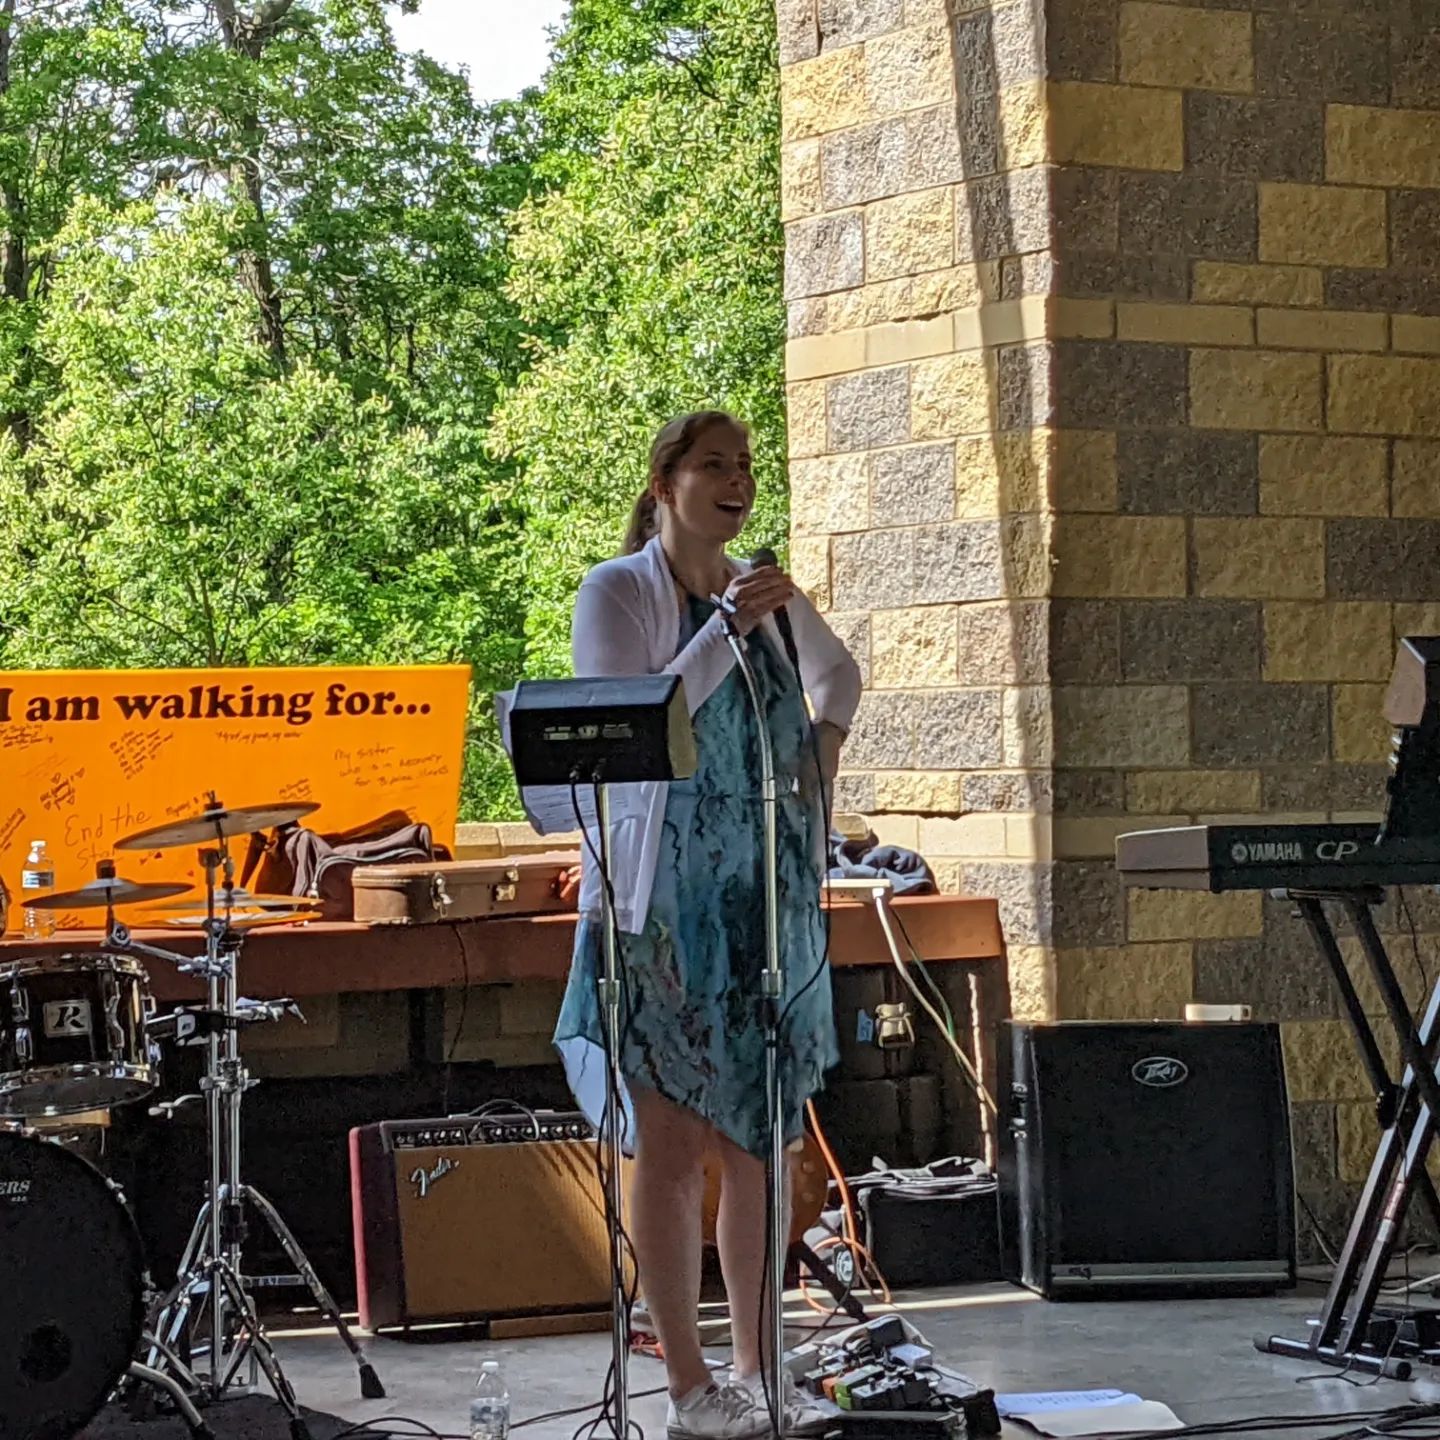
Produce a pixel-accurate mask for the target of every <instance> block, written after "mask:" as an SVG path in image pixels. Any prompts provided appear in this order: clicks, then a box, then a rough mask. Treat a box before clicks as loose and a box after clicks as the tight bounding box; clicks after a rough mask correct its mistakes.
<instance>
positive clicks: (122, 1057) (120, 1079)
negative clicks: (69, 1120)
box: [0, 954, 160, 1115]
mask: <svg viewBox="0 0 1440 1440" xmlns="http://www.w3.org/2000/svg"><path fill="white" fill-rule="evenodd" d="M153 1008H154V1005H153V1001H152V1000H151V998H150V990H149V985H148V983H147V977H146V974H145V970H144V967H143V966H141V965H140V964H139V963H138V962H136V961H135V960H132V959H129V958H121V957H118V956H114V955H100V954H79V955H60V956H56V957H55V958H53V959H46V960H36V959H31V960H14V961H11V962H10V963H8V964H4V965H0V1115H73V1114H75V1113H77V1112H79V1111H82V1110H103V1109H106V1108H107V1107H109V1106H111V1105H123V1104H125V1103H126V1102H127V1101H130V1100H138V1099H140V1097H141V1096H143V1095H146V1094H148V1093H149V1092H150V1091H151V1090H153V1089H154V1088H155V1086H156V1085H157V1084H158V1083H159V1079H160V1076H159V1072H158V1069H157V1066H156V1063H155V1055H154V1052H153V1051H152V1048H151V1047H150V1045H149V1043H148V1041H147V1039H146V1036H145V1022H146V1019H147V1017H148V1015H149V1014H150V1011H151V1010H152V1009H153Z"/></svg>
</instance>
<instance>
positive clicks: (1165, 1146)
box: [998, 1021, 1295, 1299]
mask: <svg viewBox="0 0 1440 1440" xmlns="http://www.w3.org/2000/svg"><path fill="white" fill-rule="evenodd" d="M1001 1031H1002V1033H1001V1037H1000V1045H999V1047H998V1049H999V1059H1000V1075H999V1081H1000V1089H999V1098H1000V1103H1001V1117H1000V1126H999V1132H1000V1165H999V1180H1000V1223H1001V1248H1002V1256H1003V1263H1004V1267H1005V1276H1006V1278H1007V1279H1009V1280H1013V1281H1016V1282H1018V1283H1019V1284H1022V1285H1025V1286H1028V1287H1029V1288H1030V1289H1032V1290H1036V1291H1038V1292H1039V1293H1040V1294H1042V1295H1045V1296H1047V1297H1049V1298H1051V1299H1059V1298H1067V1297H1073V1296H1079V1295H1088V1294H1102V1293H1123V1292H1130V1291H1143V1292H1146V1293H1148V1294H1152V1295H1154V1294H1163V1293H1168V1294H1187V1293H1195V1292H1197V1291H1201V1292H1205V1293H1210V1294H1226V1293H1229V1294H1233V1293H1247V1294H1248V1293H1257V1292H1263V1291H1272V1290H1275V1289H1277V1288H1279V1287H1281V1286H1286V1285H1291V1284H1293V1283H1294V1279H1295V1222H1294V1192H1293V1164H1292V1158H1291V1152H1290V1122H1289V1114H1290V1112H1289V1105H1288V1101H1287V1097H1286V1091H1285V1072H1284V1063H1283V1059H1282V1056H1281V1050H1280V1032H1279V1028H1278V1027H1277V1026H1275V1025H1262V1024H1231V1023H1222V1024H1215V1023H1206V1024H1181V1023H1178V1022H1176V1023H1168V1022H1164V1023H1149V1024H1140V1023H1128V1022H1125V1023H1108V1022H1088V1021H1087V1022H1065V1023H1059V1024H1022V1023H1018V1022H1006V1023H1005V1024H1004V1025H1002V1027H1001Z"/></svg>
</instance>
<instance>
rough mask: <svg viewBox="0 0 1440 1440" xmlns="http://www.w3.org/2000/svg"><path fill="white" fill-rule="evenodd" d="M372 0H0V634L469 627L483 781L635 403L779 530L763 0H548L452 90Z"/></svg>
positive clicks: (434, 632) (2, 648) (241, 658)
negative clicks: (560, 19)
mask: <svg viewBox="0 0 1440 1440" xmlns="http://www.w3.org/2000/svg"><path fill="white" fill-rule="evenodd" d="M395 3H397V0H207V3H204V4H195V3H193V0H0V572H3V573H4V574H6V576H7V585H6V587H5V589H4V591H3V592H0V664H4V665H8V666H26V667H45V666H57V665H66V666H85V665H94V666H107V667H108V666H156V665H195V664H203V665H211V664H298V663H321V662H331V661H334V662H347V663H353V662H374V663H407V662H413V663H420V662H437V661H446V660H462V661H468V662H470V663H471V664H472V665H473V666H474V667H475V682H476V683H475V695H476V704H475V716H474V719H475V723H474V726H473V727H472V732H473V733H472V740H471V746H470V752H469V755H468V760H467V770H466V780H465V787H466V788H465V796H464V799H463V802H462V806H463V813H466V814H469V815H471V816H475V815H479V814H487V813H488V814H500V813H505V812H509V811H513V806H514V796H513V788H512V786H511V784H510V781H509V777H508V769H507V766H506V764H505V761H504V757H503V755H502V754H501V752H500V750H499V747H498V744H497V740H496V736H495V734H494V728H493V724H492V722H491V720H490V718H489V713H488V712H489V706H488V695H489V692H490V691H491V690H493V689H494V688H497V687H499V686H501V685H507V684H509V683H512V682H513V680H514V679H515V678H517V676H518V675H519V674H520V673H521V672H522V670H527V671H528V672H529V673H532V674H540V673H553V672H554V671H555V670H556V669H557V668H563V667H564V666H565V665H566V664H567V663H568V660H567V652H568V644H567V640H568V609H569V596H570V594H571V593H573V589H574V585H575V583H576V581H577V580H578V578H579V575H580V573H581V572H582V571H583V569H584V568H585V567H586V566H587V565H589V564H590V563H593V562H594V561H595V560H597V559H599V558H601V557H602V556H604V555H606V554H609V553H612V552H613V550H614V548H615V543H616V539H617V537H618V533H619V529H620V526H621V524H622V521H623V513H624V511H625V510H626V509H627V508H628V506H629V504H630V502H631V501H632V500H633V498H634V496H635V494H636V493H637V492H638V491H639V489H640V487H641V486H642V484H643V482H644V459H645V452H646V449H647V446H648V442H649V438H650V435H651V433H652V432H653V429H654V428H655V426H656V425H658V424H659V423H661V422H662V421H663V420H665V419H667V418H669V416H670V415H671V414H673V413H676V412H678V411H681V410H686V409H691V408H697V407H700V406H710V405H717V404H718V405H724V406H728V407H730V408H732V409H734V410H736V411H737V412H738V413H740V414H742V415H743V416H745V417H746V418H747V419H748V420H750V421H751V423H752V425H753V427H754V430H755V442H756V453H757V459H758V469H759V471H760V474H761V477H762V482H763V483H764V485H765V489H766V499H765V502H764V504H763V505H762V506H761V507H760V509H759V511H758V512H757V517H756V522H755V527H756V531H757V539H764V540H765V541H767V542H770V543H775V542H777V541H779V540H781V539H782V538H783V536H782V534H781V524H780V520H781V515H782V513H783V494H782V490H783V477H782V469H781V457H782V455H783V448H784V447H783V421H782V406H781V377H780V358H781V349H782V335H783V313H782V305H781V299H780V267H781V234H780V223H779V215H778V173H777V172H778V101H777V93H776V92H777V77H776V66H775V56H774V53H773V52H774V20H773V15H772V13H771V8H770V0H574V4H573V6H572V13H571V15H570V17H569V19H568V21H567V23H566V25H565V26H564V27H563V30H562V32H561V33H560V34H559V35H558V36H557V37H556V43H555V52H554V61H553V64H552V67H551V71H550V73H549V75H548V76H547V79H546V83H545V85H544V86H543V87H542V88H541V89H540V90H538V91H536V92H530V93H528V94H527V95H525V96H523V97H521V98H520V99H519V100H517V101H514V102H506V103H504V104H500V105H492V106H482V105H479V104H477V103H476V102H475V101H474V100H473V98H472V97H471V95H470V92H469V89H468V86H467V85H466V83H465V80H464V78H463V77H462V76H460V75H458V74H456V73H453V72H452V71H450V70H448V69H446V68H445V67H444V66H443V65H442V64H439V63H436V62H435V61H433V60H430V59H426V58H424V57H418V56H407V55H404V54H402V53H400V52H399V51H398V50H397V48H396V46H395V43H394V39H393V36H392V34H391V32H390V29H389V25H388V21H387V15H388V14H389V13H390V11H391V10H392V9H393V7H394V5H395ZM398 3H400V4H402V5H406V6H409V5H411V4H413V3H414V0H398Z"/></svg>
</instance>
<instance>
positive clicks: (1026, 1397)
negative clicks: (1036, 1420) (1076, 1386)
mask: <svg viewBox="0 0 1440 1440" xmlns="http://www.w3.org/2000/svg"><path fill="white" fill-rule="evenodd" d="M1139 1398H1140V1397H1139V1396H1138V1395H1131V1394H1130V1393H1129V1392H1128V1391H1125V1390H1034V1391H1030V1392H1027V1393H1024V1394H1017V1395H997V1396H996V1397H995V1408H996V1409H997V1410H998V1411H999V1412H1000V1413H1001V1414H1002V1415H1007V1416H1008V1415H1036V1414H1038V1413H1039V1412H1040V1411H1042V1410H1084V1409H1087V1408H1089V1407H1090V1406H1092V1405H1129V1404H1133V1403H1134V1402H1135V1401H1137V1400H1139Z"/></svg>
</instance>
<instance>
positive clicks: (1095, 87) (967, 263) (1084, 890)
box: [778, 0, 1440, 1210]
mask: <svg viewBox="0 0 1440 1440" xmlns="http://www.w3.org/2000/svg"><path fill="white" fill-rule="evenodd" d="M778 14H779V17H780V25H781V48H782V60H783V62H784V65H785V69H784V71H783V100H784V150H783V160H784V167H783V168H784V205H785V215H786V219H787V228H788V245H787V274H786V284H787V294H788V296H789V299H790V332H791V338H790V342H789V350H788V376H789V399H790V418H791V459H792V480H793V486H794V493H793V517H794V518H793V534H794V540H793V546H794V549H793V556H794V563H795V569H796V572H797V575H798V576H799V577H800V579H801V581H802V583H803V584H805V585H806V586H807V588H808V589H809V590H810V591H811V593H812V594H813V595H814V596H815V597H816V599H817V600H818V601H819V603H821V604H822V605H823V606H824V607H826V608H827V609H828V610H829V611H830V614H831V618H832V620H833V621H834V623H835V625H836V627H837V629H839V630H841V632H842V633H843V634H844V635H845V636H846V637H847V638H848V639H849V640H850V641H851V642H852V645H853V647H854V648H855V650H856V653H857V654H858V655H859V656H860V658H861V661H862V664H863V665H864V666H865V669H866V676H867V687H868V688H867V695H866V699H865V703H864V706H863V708H862V712H861V715H860V717H859V720H858V722H857V725H856V729H855V733H854V735H853V737H852V743H851V745H850V747H849V748H848V750H847V754H846V760H845V763H846V766H847V773H846V775H845V777H844V780H843V785H842V797H841V798H842V801H843V803H845V804H847V805H849V806H853V807H854V808H858V809H864V810H866V811H867V812H869V813H871V814H874V815H875V816H876V817H877V820H876V825H877V829H879V830H880V831H881V832H882V834H884V835H885V836H886V838H890V839H894V840H897V841H899V842H900V843H905V844H911V845H915V846H917V847H918V848H920V849H921V850H922V851H923V852H924V853H925V854H926V855H927V856H928V857H929V858H930V859H931V860H932V863H934V864H935V866H936V869H937V872H938V873H939V875H940V878H941V882H942V884H943V885H944V886H946V887H947V888H960V889H964V890H969V891H986V892H989V893H995V894H998V896H999V897H1000V899H1001V902H1002V907H1003V913H1004V917H1005V923H1006V929H1007V935H1008V938H1009V942H1010V946H1011V963H1012V987H1013V989H1014V993H1015V996H1016V1003H1017V1009H1020V1010H1023V1011H1028V1012H1029V1013H1034V1014H1041V1015H1055V1016H1063V1017H1097V1018H1099V1017H1111V1018H1120V1017H1125V1016H1136V1017H1140V1016H1150V1015H1156V1014H1166V1015H1174V1014H1177V1013H1179V1011H1180V1009H1181V1007H1182V1006H1183V1005H1184V1003H1185V1002H1186V1001H1188V1000H1191V999H1198V1000H1217V1001H1221V1000H1223V1001H1230V1000H1244V1001H1248V1002H1249V1003H1251V1004H1252V1005H1254V1006H1255V1008H1256V1011H1257V1013H1258V1014H1260V1015H1262V1016H1265V1017H1267V1018H1276V1019H1279V1020H1281V1021H1282V1022H1284V1025H1285V1035H1286V1045H1287V1052H1288V1053H1289V1055H1290V1057H1291V1085H1292V1090H1293V1091H1294V1098H1295V1100H1296V1102H1297V1111H1296V1114H1297V1126H1298V1127H1299V1129H1298V1130H1297V1136H1298V1137H1299V1139H1300V1140H1301V1141H1302V1142H1303V1145H1302V1147H1301V1148H1303V1152H1304V1157H1305V1158H1304V1161H1303V1165H1304V1167H1305V1179H1306V1182H1307V1184H1308V1185H1310V1193H1311V1194H1312V1195H1314V1196H1315V1197H1316V1198H1317V1200H1318V1201H1320V1203H1321V1204H1322V1206H1323V1205H1325V1204H1327V1203H1329V1204H1333V1207H1335V1208H1336V1210H1338V1208H1339V1207H1340V1206H1341V1205H1343V1202H1344V1200H1345V1198H1346V1197H1347V1194H1348V1191H1347V1186H1348V1185H1349V1184H1350V1183H1352V1182H1353V1181H1354V1180H1355V1179H1357V1178H1358V1177H1359V1174H1360V1172H1361V1170H1363V1166H1364V1163H1365V1159H1366V1158H1367V1149H1368V1144H1369V1140H1370V1138H1371V1136H1370V1127H1371V1126H1372V1124H1373V1122H1372V1121H1371V1120H1370V1119H1369V1116H1368V1107H1367V1105H1366V1103H1365V1096H1366V1094H1367V1086H1366V1084H1365V1082H1364V1079H1363V1077H1362V1076H1361V1075H1360V1072H1359V1069H1358V1066H1357V1064H1356V1063H1355V1061H1354V1059H1353V1056H1352V1048H1353V1047H1352V1046H1351V1044H1350V1041H1349V1039H1348V1037H1347V1035H1346V1033H1345V1031H1344V1028H1343V1026H1342V1024H1341V1022H1340V1020H1339V1018H1338V1012H1337V1010H1336V1007H1335V1002H1334V999H1333V996H1332V994H1331V990H1330V987H1329V984H1328V982H1327V981H1326V979H1325V977H1324V975H1323V973H1322V972H1321V970H1320V962H1319V959H1318V957H1317V956H1314V955H1312V953H1311V951H1310V949H1309V942H1308V940H1307V939H1306V938H1305V936H1304V934H1303V932H1302V931H1301V930H1300V928H1299V926H1298V925H1297V923H1296V922H1295V921H1294V920H1293V918H1292V917H1291V916H1289V915H1288V914H1287V913H1286V907H1285V906H1284V905H1283V904H1280V903H1278V902H1273V901H1270V900H1268V899H1265V898H1263V897H1261V896H1260V895H1258V894H1248V895H1247V894H1240V895H1226V896H1218V897H1215V896H1209V895H1187V894H1174V893H1161V892H1153V893H1152V892H1138V891H1133V892H1127V891H1125V890H1123V889H1122V887H1121V886H1120V884H1119V882H1118V879H1117V878H1116V876H1115V873H1114V867H1113V863H1112V861H1113V853H1114V839H1115V836H1116V835H1117V834H1119V833H1121V832H1123V831H1126V830H1130V829H1137V828H1141V827H1144V826H1160V825H1171V824H1185V823H1191V822H1194V821H1201V820H1207V819H1216V818H1221V817H1246V818H1250V817H1258V816H1266V817H1270V818H1275V819H1282V818H1283V819H1287V820H1300V819H1327V818H1336V819H1339V818H1350V817H1354V816H1357V815H1369V814H1373V813H1376V812H1377V811H1378V809H1379V807H1380V804H1381V803H1382V788H1381V787H1382V785H1383V778H1384V773H1385V772H1384V761H1385V756H1386V750H1387V745H1388V735H1387V733H1386V730H1385V726H1384V722H1383V719H1382V717H1381V713H1380V706H1381V699H1382V696H1383V691H1384V682H1385V680H1386V677H1387V676H1388V674H1389V670H1390V666H1391V663H1392V661H1393V657H1394V653H1395V643H1396V639H1397V637H1398V636H1400V635H1403V634H1406V633H1412V634H1413V633H1437V631H1440V246H1437V239H1440V232H1437V220H1440V12H1435V11H1433V10H1429V11H1427V10H1426V9H1425V7H1424V5H1423V4H1422V3H1420V0H1414V3H1411V4H1405V3H1400V0H1397V3H1396V4H1394V5H1392V6H1389V7H1385V6H1380V7H1377V6H1374V5H1372V4H1368V3H1362V0H1315V3H1312V4H1307V5H1306V6H1305V7H1303V9H1302V8H1298V7H1296V6H1294V5H1293V4H1290V3H1282V0H1273V3H1271V0H1259V3H1254V4H1247V3H1245V0H1225V3H1223V4H1222V3H1214V4H1209V3H1207V4H1202V5H1180V4H1173V3H1169V0H1162V3H1150V0H1002V3H995V4H990V5H973V4H970V3H968V0H778ZM1411 910H1412V918H1413V919H1414V920H1415V922H1416V923H1415V928H1414V941H1413V947H1414V954H1413V955H1412V953H1411V950H1412V935H1411V929H1410V926H1409V924H1408V923H1407V922H1406V921H1405V918H1404V917H1403V916H1402V915H1401V914H1400V913H1399V912H1398V911H1395V910H1394V909H1393V907H1392V908H1391V909H1390V910H1388V911H1387V914H1386V915H1385V916H1384V917H1383V919H1384V928H1385V932H1386V935H1387V938H1389V940H1390V942H1391V946H1392V953H1395V954H1396V955H1397V956H1398V957H1399V959H1398V963H1401V964H1402V965H1404V966H1408V968H1409V969H1410V970H1411V971H1413V972H1414V973H1415V975H1416V977H1417V978H1418V974H1419V971H1418V969H1417V961H1418V963H1419V965H1422V966H1424V967H1427V968H1428V971H1429V974H1430V975H1431V976H1432V977H1433V976H1434V975H1435V974H1437V973H1440V907H1437V906H1435V905H1434V904H1433V903H1431V897H1429V896H1412V897H1411ZM1322 1180H1323V1181H1324V1183H1323V1184H1322V1183H1321V1181H1322Z"/></svg>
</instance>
